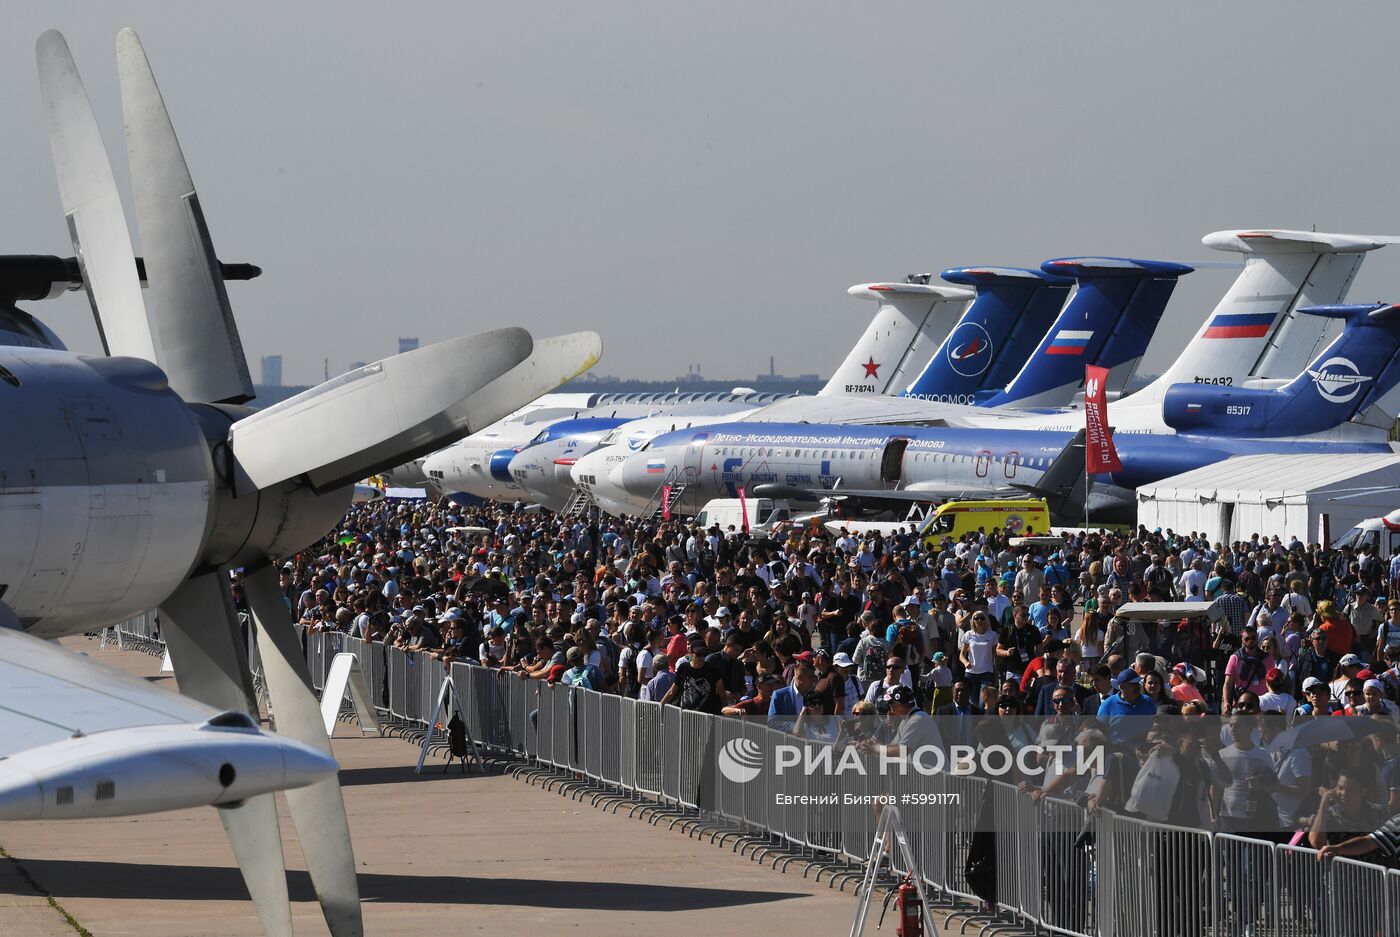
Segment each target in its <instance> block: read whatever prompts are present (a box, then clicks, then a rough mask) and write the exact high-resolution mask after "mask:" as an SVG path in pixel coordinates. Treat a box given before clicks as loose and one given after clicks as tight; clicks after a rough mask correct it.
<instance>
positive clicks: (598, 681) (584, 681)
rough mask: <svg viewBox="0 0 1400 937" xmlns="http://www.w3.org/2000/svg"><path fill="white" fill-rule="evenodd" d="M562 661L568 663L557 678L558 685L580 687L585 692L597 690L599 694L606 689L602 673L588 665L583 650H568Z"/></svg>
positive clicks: (605, 681)
mask: <svg viewBox="0 0 1400 937" xmlns="http://www.w3.org/2000/svg"><path fill="white" fill-rule="evenodd" d="M564 659H565V660H566V661H567V662H568V667H567V668H566V669H565V670H564V672H563V673H562V674H561V675H560V676H559V682H560V683H562V684H564V685H565V686H573V687H582V688H583V689H585V690H598V691H600V692H601V691H603V690H604V689H606V686H607V680H606V678H605V677H604V676H603V672H602V671H601V670H599V669H598V668H597V667H595V666H593V665H592V664H590V663H588V660H587V658H586V657H585V655H584V651H583V648H581V647H571V648H569V651H568V653H567V654H566V655H565V656H564Z"/></svg>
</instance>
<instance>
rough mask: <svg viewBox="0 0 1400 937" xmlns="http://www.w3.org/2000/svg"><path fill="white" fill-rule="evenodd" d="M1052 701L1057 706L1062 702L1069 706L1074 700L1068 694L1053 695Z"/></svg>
mask: <svg viewBox="0 0 1400 937" xmlns="http://www.w3.org/2000/svg"><path fill="white" fill-rule="evenodd" d="M1050 701H1051V702H1052V703H1054V704H1055V705H1056V706H1058V705H1060V704H1061V703H1064V704H1065V705H1066V706H1068V705H1069V704H1070V702H1072V701H1071V700H1070V698H1069V697H1068V696H1053V697H1051V698H1050Z"/></svg>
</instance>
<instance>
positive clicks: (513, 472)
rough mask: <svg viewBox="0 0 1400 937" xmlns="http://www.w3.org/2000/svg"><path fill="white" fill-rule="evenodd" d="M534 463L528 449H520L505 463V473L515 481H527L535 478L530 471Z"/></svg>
mask: <svg viewBox="0 0 1400 937" xmlns="http://www.w3.org/2000/svg"><path fill="white" fill-rule="evenodd" d="M506 451H509V450H506ZM534 462H535V454H534V453H533V452H531V451H530V450H529V449H521V450H520V451H519V452H517V453H515V455H514V456H513V457H511V459H510V461H509V462H507V463H506V472H507V474H508V475H510V477H511V478H512V479H514V480H516V481H529V480H530V479H532V478H534V477H535V472H534V471H533V469H532V465H533V463H534Z"/></svg>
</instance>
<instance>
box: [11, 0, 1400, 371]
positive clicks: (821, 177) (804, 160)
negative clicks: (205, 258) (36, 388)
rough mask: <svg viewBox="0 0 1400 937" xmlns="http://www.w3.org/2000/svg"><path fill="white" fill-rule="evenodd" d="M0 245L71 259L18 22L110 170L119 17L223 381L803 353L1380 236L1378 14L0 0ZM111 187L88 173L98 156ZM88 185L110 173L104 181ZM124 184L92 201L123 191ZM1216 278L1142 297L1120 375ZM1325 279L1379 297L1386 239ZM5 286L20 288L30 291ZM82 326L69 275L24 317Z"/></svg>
mask: <svg viewBox="0 0 1400 937" xmlns="http://www.w3.org/2000/svg"><path fill="white" fill-rule="evenodd" d="M6 13H7V15H6V27H7V28H6V30H5V35H6V37H7V38H6V40H5V42H6V44H7V48H8V54H6V55H5V57H4V63H3V66H0V67H3V69H4V79H5V87H6V88H7V93H6V94H5V95H4V98H3V100H4V105H5V108H6V109H7V111H8V113H7V115H6V118H5V120H6V124H7V126H8V127H9V130H10V132H9V133H8V134H7V139H8V143H7V145H6V146H5V147H4V149H3V160H4V169H5V170H6V171H5V172H4V183H3V201H4V204H5V206H6V222H5V224H4V226H3V230H4V235H3V239H0V252H16V253H19V252H34V253H62V254H67V253H71V249H70V247H69V245H68V243H67V233H66V229H65V227H64V224H63V220H62V216H61V214H60V209H59V205H58V196H57V190H56V186H55V183H54V176H53V170H52V166H51V164H50V159H49V149H48V142H47V138H46V136H45V133H44V128H43V120H42V116H41V114H40V109H39V93H38V87H37V81H36V78H35V73H34V53H33V43H34V40H35V39H36V38H37V36H38V34H39V33H40V31H42V30H43V29H44V28H47V27H56V28H59V29H62V30H63V31H64V33H65V34H66V35H67V37H68V41H69V44H70V45H71V46H72V48H73V52H74V55H75V56H76V57H77V60H78V65H79V67H80V69H81V70H82V72H83V76H84V79H85V80H86V82H87V86H88V91H89V93H90V95H91V96H92V98H93V101H94V105H95V107H96V108H97V109H98V117H99V120H100V121H101V122H102V127H103V132H104V135H105V136H106V139H107V142H108V147H109V149H111V150H112V151H113V152H112V157H113V162H114V164H115V166H116V169H117V175H118V179H119V180H121V179H122V178H123V176H124V172H125V143H124V140H123V137H122V130H121V105H120V98H119V92H118V89H117V81H116V66H115V57H114V52H113V43H114V39H115V35H116V31H117V29H118V28H120V27H122V26H133V27H135V28H136V29H137V30H138V32H140V33H141V36H142V39H143V41H144V43H145V46H146V51H147V53H148V54H149V56H150V57H151V61H152V65H153V67H154V69H155V73H156V78H157V80H158V81H159V82H160V85H161V89H162V91H163V92H164V94H165V99H166V102H167V104H168V106H169V108H170V111H171V115H172V117H173V119H174V122H175V127H176V130H177V131H178V132H179V135H180V139H181V142H182V144H183V146H184V150H185V154H186V157H187V158H188V160H189V163H190V167H191V171H192V173H193V175H194V178H195V182H196V184H197V185H198V186H199V189H200V197H201V201H202V202H203V205H204V208H205V212H206V214H207V216H208V219H209V223H210V226H211V229H212V232H213V236H214V240H215V243H216V244H217V245H218V248H219V252H220V254H221V256H223V257H224V258H225V259H229V260H248V261H252V262H255V263H258V264H260V265H262V267H263V268H264V270H265V271H266V272H265V274H264V276H263V277H262V278H261V279H260V280H258V281H255V282H254V283H252V284H233V285H231V286H230V290H229V292H230V296H231V298H232V301H233V305H234V310H235V312H236V314H237V317H238V321H239V326H240V328H241V331H242V335H243V342H244V346H245V348H246V350H247V353H248V357H249V360H250V363H252V364H253V368H254V377H255V379H256V378H257V377H258V374H257V359H258V358H259V357H261V356H262V355H264V354H271V353H281V354H283V355H284V356H285V358H286V366H285V378H286V380H287V381H288V382H289V383H303V382H310V381H314V380H319V379H320V374H321V359H322V357H323V356H325V357H329V358H330V361H331V368H332V371H336V370H343V369H344V367H345V365H346V364H347V363H348V362H350V361H352V360H356V359H365V360H372V359H374V358H378V357H383V356H384V355H386V354H390V353H392V352H393V351H394V350H395V349H396V344H395V338H396V337H397V336H399V335H418V336H420V337H421V338H422V339H423V340H424V342H425V343H426V342H428V341H433V340H438V339H443V338H448V337H451V336H454V335H459V334H465V333H470V332H474V331H479V330H481V329H485V328H490V327H493V326H496V325H500V324H518V325H522V326H524V327H526V328H528V329H530V330H531V331H532V332H533V333H535V334H536V335H548V334H554V333H557V332H563V331H572V330H575V329H584V328H590V329H596V330H597V331H598V332H600V333H602V335H603V339H604V349H605V350H604V357H603V361H602V363H601V364H600V365H599V366H598V367H599V370H600V371H603V372H606V373H614V374H624V375H635V376H642V377H669V376H673V375H675V374H678V373H683V372H684V371H685V370H686V365H687V364H688V363H698V364H700V365H701V366H702V367H703V369H704V371H705V372H706V373H707V374H709V375H712V376H717V377H718V376H742V375H751V374H754V373H756V372H758V371H766V370H767V366H768V356H769V355H770V354H773V355H776V356H777V365H778V370H779V371H781V372H785V373H790V374H795V373H798V372H799V371H806V372H810V371H817V372H820V373H822V374H827V373H830V371H831V370H832V369H833V368H834V367H835V366H836V364H837V363H839V361H840V360H841V358H842V356H843V355H844V353H845V350H846V349H847V348H848V347H849V344H850V343H851V342H852V341H853V340H854V338H855V337H856V335H857V334H858V333H859V332H860V330H861V329H862V328H863V327H864V325H865V323H866V321H867V317H868V316H869V314H870V313H871V312H872V311H873V305H872V304H870V303H868V302H865V301H861V300H856V299H853V298H851V297H848V296H847V295H846V294H845V289H846V287H848V286H850V285H851V284H853V283H858V282H862V281H870V280H880V279H898V278H901V277H902V276H903V275H904V274H906V273H911V272H921V271H929V270H932V271H938V270H941V269H943V268H945V267H949V266H955V265H963V264H989V263H998V264H1012V265H1034V264H1038V263H1039V262H1040V261H1042V260H1044V259H1046V258H1049V257H1053V256H1064V255H1070V254H1086V253H1097V254H1105V253H1108V254H1118V255H1126V256H1138V257H1147V258H1156V259H1169V260H1178V261H1184V262H1188V263H1189V262H1190V261H1192V260H1229V259H1231V258H1232V257H1233V256H1234V255H1227V254H1219V253H1217V252H1215V251H1210V250H1207V249H1206V248H1204V247H1202V246H1201V244H1200V237H1201V236H1202V235H1203V234H1205V233H1206V232H1208V231H1212V230H1217V229H1221V228H1236V227H1258V226H1272V227H1293V228H1309V227H1313V226H1315V227H1316V228H1317V229H1318V230H1324V231H1352V232H1364V233H1371V234H1400V199H1397V197H1396V192H1397V188H1400V180H1397V173H1398V171H1397V169H1396V163H1397V160H1396V153H1397V151H1400V148H1397V142H1400V141H1397V135H1400V130H1397V126H1396V123H1397V118H1396V111H1395V108H1394V103H1393V102H1394V98H1395V93H1396V89H1397V88H1398V87H1400V56H1396V54H1395V50H1394V44H1395V37H1396V35H1397V26H1398V25H1400V10H1397V9H1396V8H1395V7H1394V5H1390V4H1370V5H1366V6H1363V5H1360V4H1357V5H1345V6H1340V7H1331V6H1322V5H1319V4H1317V3H1230V4H1219V3H1215V4H1190V3H1184V4H1170V5H1164V4H1152V5H1138V4H1123V3H1121V2H1119V3H1103V4H1088V3H1075V4H1000V3H985V2H981V3H973V2H966V3H962V4H956V5H954V4H936V3H933V2H930V0H921V2H914V3H881V4H862V5H856V4H851V3H842V4H821V3H810V2H809V3H801V4H797V3H792V4H775V3H752V2H750V3H714V2H711V3H705V4H654V3H628V4H620V3H609V2H598V0H593V2H589V3H586V4H566V3H551V4H532V3H512V4H471V5H467V4H461V3H451V4H428V3H414V4H393V5H390V4H368V3H344V2H339V3H308V2H298V3H295V4H288V3H276V4H272V3H266V4H264V3H248V2H240V3H237V4H219V5H217V6H216V5H213V4H193V3H191V4H172V3H143V2H127V3H110V4H109V3H104V4H95V3H82V4H72V3H55V2H50V0H46V2H44V3H42V4H40V3H26V4H11V5H8V6H7V8H6ZM122 184H123V186H125V183H124V182H123V183H122ZM124 191H125V188H124ZM129 204H130V202H129V200H128V205H129ZM1231 276H1232V274H1231V273H1230V272H1228V271H1224V270H1219V269H1208V270H1202V271H1199V272H1197V273H1196V274H1193V275H1192V276H1190V277H1188V278H1186V279H1185V280H1184V281H1183V282H1182V285H1181V287H1180V288H1178V290H1177V293H1176V296H1175V297H1174V299H1173V301H1172V304H1171V307H1170V308H1169V310H1168V313H1167V317H1166V319H1165V320H1164V323H1163V326H1162V328H1161V330H1160V331H1159V333H1158V338H1157V340H1156V341H1154V343H1153V346H1152V350H1151V351H1150V353H1149V356H1148V359H1147V360H1146V362H1145V365H1144V367H1146V368H1150V369H1153V370H1156V369H1158V368H1160V367H1161V366H1162V363H1163V362H1164V360H1169V359H1170V357H1171V356H1172V355H1174V354H1175V352H1176V351H1177V350H1178V349H1179V348H1180V347H1181V345H1182V344H1184V342H1185V340H1186V338H1187V337H1188V336H1189V334H1190V333H1191V332H1192V331H1194V329H1195V328H1196V327H1197V325H1198V324H1199V322H1200V321H1201V319H1202V318H1203V316H1204V315H1205V314H1206V313H1207V312H1208V311H1209V309H1210V308H1211V306H1213V304H1214V302H1215V300H1216V298H1217V297H1218V296H1219V295H1220V294H1221V293H1222V292H1223V291H1224V289H1225V287H1226V285H1227V284H1228V282H1229V279H1230V277H1231ZM1351 295H1352V297H1353V298H1354V299H1357V300H1358V301H1360V300H1363V299H1364V300H1370V299H1400V245H1397V246H1392V247H1390V248H1387V249H1385V250H1383V251H1381V252H1379V253H1378V254H1376V255H1373V256H1372V258H1371V259H1370V260H1369V261H1367V263H1366V265H1365V266H1364V267H1363V269H1362V272H1361V275H1360V276H1359V277H1358V280H1357V283H1356V286H1355V288H1354V289H1353V291H1352V294H1351ZM31 308H32V307H31ZM35 311H36V312H38V313H39V314H40V315H41V316H43V317H44V318H45V320H46V321H47V322H49V324H50V325H52V326H53V327H54V328H55V329H56V330H57V331H58V332H59V334H60V335H62V336H63V337H64V338H65V340H67V341H68V342H69V344H70V345H71V346H72V347H75V348H77V349H80V350H97V348H98V345H97V338H96V332H95V330H94V329H93V326H92V322H91V316H90V314H89V313H88V311H87V306H86V300H85V299H83V298H81V297H80V296H78V297H68V298H65V299H64V300H62V301H59V302H57V303H53V304H49V305H48V306H46V307H43V308H39V309H36V310H35Z"/></svg>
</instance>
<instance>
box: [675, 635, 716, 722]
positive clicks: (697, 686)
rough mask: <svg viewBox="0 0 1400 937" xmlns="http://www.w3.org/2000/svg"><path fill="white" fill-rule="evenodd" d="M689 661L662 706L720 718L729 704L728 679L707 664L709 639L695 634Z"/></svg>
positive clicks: (679, 668) (690, 641) (679, 666)
mask: <svg viewBox="0 0 1400 937" xmlns="http://www.w3.org/2000/svg"><path fill="white" fill-rule="evenodd" d="M687 651H688V653H687V655H686V658H685V660H683V661H681V662H680V663H679V664H677V665H676V679H675V682H674V683H673V684H671V689H669V690H667V691H666V696H665V698H664V699H662V701H661V702H663V703H667V704H674V705H676V706H679V707H680V708H681V709H685V710H689V711H691V712H704V713H711V714H718V713H719V711H720V710H721V709H723V708H724V705H725V704H726V703H727V702H729V691H728V690H727V689H725V686H724V675H723V674H721V673H720V672H719V670H718V669H717V668H715V667H712V666H710V665H709V664H708V663H706V661H705V656H706V650H705V638H704V636H703V635H699V634H692V635H690V636H689V637H688V638H687Z"/></svg>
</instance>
